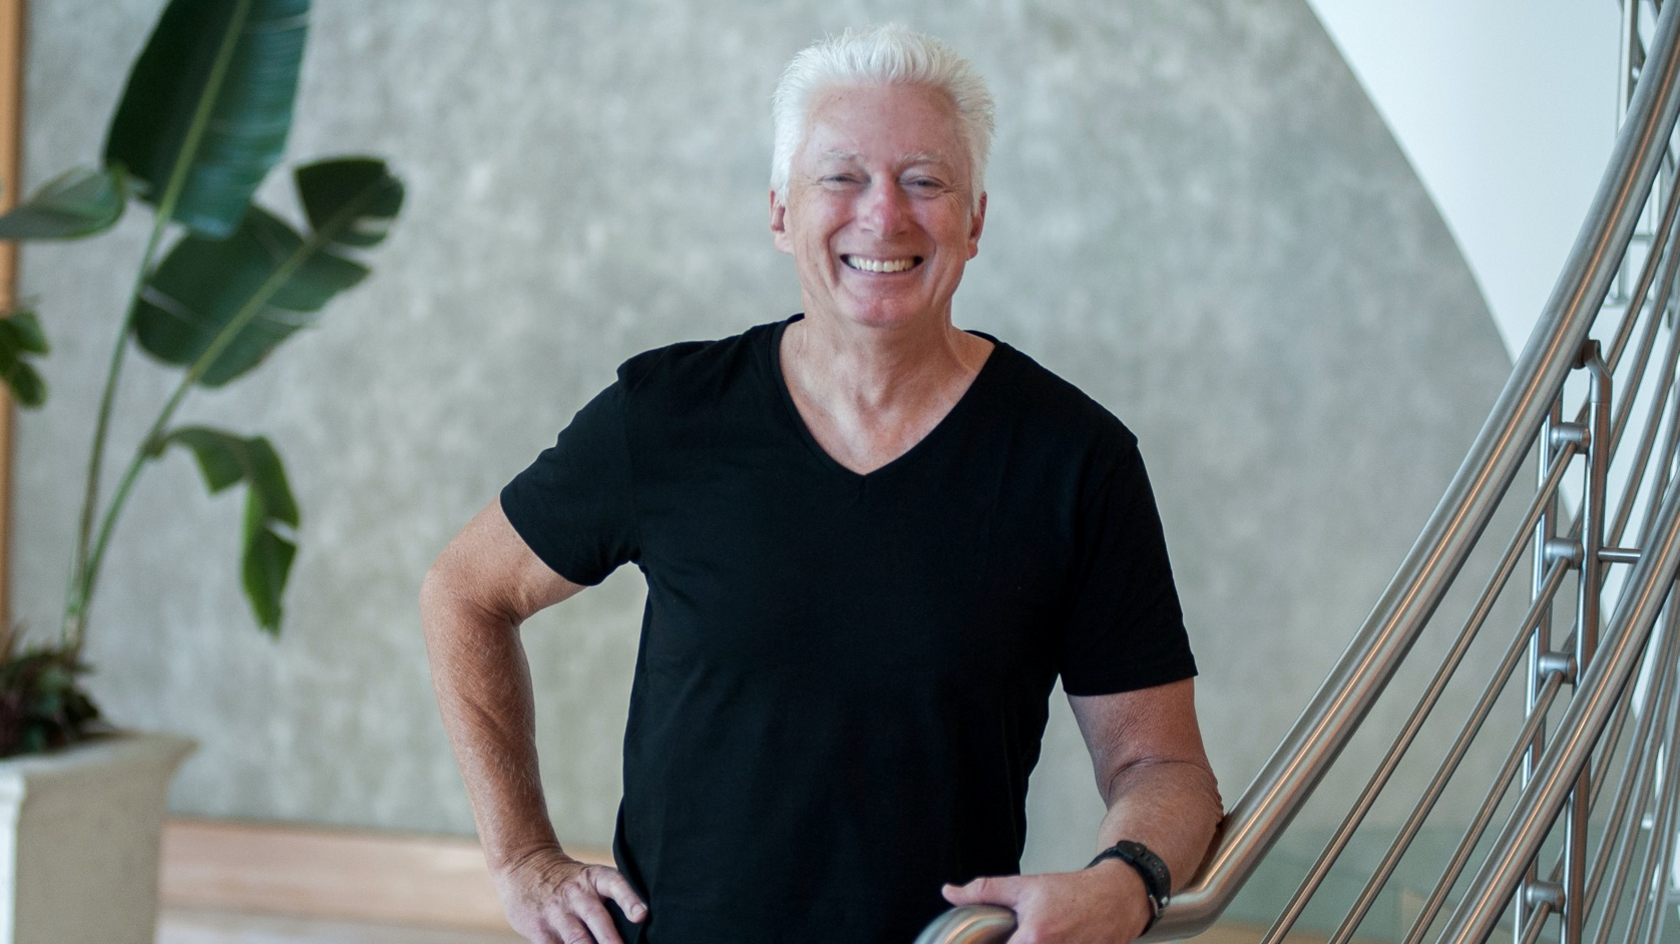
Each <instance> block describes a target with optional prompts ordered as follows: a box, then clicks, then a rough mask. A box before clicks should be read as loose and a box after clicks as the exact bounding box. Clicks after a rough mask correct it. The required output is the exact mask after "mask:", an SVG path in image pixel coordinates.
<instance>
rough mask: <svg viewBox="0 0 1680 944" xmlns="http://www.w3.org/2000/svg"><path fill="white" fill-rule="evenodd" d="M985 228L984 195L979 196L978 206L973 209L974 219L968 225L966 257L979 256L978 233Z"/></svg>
mask: <svg viewBox="0 0 1680 944" xmlns="http://www.w3.org/2000/svg"><path fill="white" fill-rule="evenodd" d="M985 228H986V195H985V194H984V193H982V194H981V195H980V205H979V206H977V207H975V209H974V219H972V220H970V221H969V224H968V257H969V258H970V259H972V258H974V257H975V256H977V255H979V254H980V231H981V230H983V229H985Z"/></svg>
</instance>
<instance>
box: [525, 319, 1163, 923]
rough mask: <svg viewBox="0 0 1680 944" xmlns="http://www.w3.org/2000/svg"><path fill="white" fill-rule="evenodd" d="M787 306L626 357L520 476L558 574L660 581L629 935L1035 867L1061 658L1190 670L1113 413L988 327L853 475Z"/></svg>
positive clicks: (633, 774) (633, 794) (1094, 682)
mask: <svg viewBox="0 0 1680 944" xmlns="http://www.w3.org/2000/svg"><path fill="white" fill-rule="evenodd" d="M785 324H786V323H785V322H784V323H781V324H773V325H763V326H759V327H756V328H753V329H751V330H749V331H747V332H746V333H744V334H742V335H739V336H737V337H733V338H728V339H725V340H722V341H714V342H703V343H701V342H696V343H686V344H678V345H674V346H671V347H667V348H662V349H659V350H655V351H651V352H648V353H646V354H642V355H639V356H637V357H635V358H632V359H631V360H630V361H628V362H626V363H625V364H624V365H623V367H621V368H620V369H619V374H618V381H617V382H616V383H614V384H613V385H612V386H610V387H608V388H607V389H606V390H605V391H604V392H603V393H601V394H600V395H599V396H597V397H596V398H595V399H594V400H593V401H591V402H590V403H589V404H588V405H587V406H585V407H584V408H583V409H582V410H581V411H580V412H579V413H578V414H577V416H576V417H575V418H574V419H573V421H572V423H571V425H570V426H568V427H567V428H566V429H565V431H564V432H562V433H561V434H560V437H559V440H558V442H557V443H556V445H555V446H554V447H553V448H551V449H548V450H545V451H544V452H543V453H542V455H541V456H540V457H539V458H538V459H537V461H536V462H535V463H534V464H533V465H532V466H531V467H530V468H528V469H526V470H525V471H524V472H523V473H521V474H520V475H519V476H518V477H517V478H515V479H514V480H513V481H512V482H511V483H509V485H508V486H507V487H506V488H505V489H504V490H503V492H502V508H503V510H504V511H505V513H506V514H507V516H508V519H509V520H510V521H511V522H512V523H513V526H514V527H515V529H517V531H518V532H519V534H520V535H521V536H522V537H523V538H524V540H525V541H526V542H527V543H528V544H529V545H530V547H531V549H532V550H533V551H534V552H535V553H536V554H537V555H538V556H539V557H540V558H542V560H543V561H544V562H546V563H547V564H548V565H549V566H551V567H552V568H554V570H555V571H557V572H558V573H560V574H561V575H563V576H564V577H566V578H567V579H569V580H571V581H573V582H574V583H580V584H595V583H598V582H600V581H601V580H602V579H604V578H605V577H606V576H607V574H608V573H610V572H611V571H612V570H613V569H614V568H615V567H617V566H618V565H620V564H622V563H625V562H634V563H635V564H636V565H637V566H638V567H640V568H641V570H642V572H643V574H644V575H645V577H646V580H647V585H648V599H647V608H646V611H645V613H644V615H643V620H642V633H641V649H640V653H639V656H638V659H637V663H636V670H635V680H634V685H633V689H632V693H631V701H630V716H629V722H628V725H627V727H626V730H625V735H624V800H623V803H622V805H621V807H620V811H619V822H618V833H617V837H616V839H615V842H614V851H615V853H616V855H617V857H618V862H619V866H620V868H621V869H622V870H623V871H624V872H625V874H626V875H627V876H628V877H629V879H630V881H631V882H632V883H633V884H634V885H635V886H636V887H637V888H638V889H639V890H640V891H641V892H643V893H644V895H645V896H646V900H647V902H648V908H649V917H648V921H647V922H646V923H645V925H643V926H642V927H640V928H639V929H635V930H632V929H630V928H629V927H628V926H626V930H627V931H630V933H631V935H632V936H631V937H630V938H627V940H628V941H632V942H633V941H635V940H637V939H640V940H642V941H644V942H647V944H758V942H763V944H770V942H777V944H781V942H787V944H908V942H909V941H911V940H913V939H914V938H915V936H916V935H917V934H918V933H919V932H920V931H921V929H922V927H923V926H924V925H925V924H926V923H927V922H928V921H930V920H931V919H932V918H933V917H935V916H936V915H937V914H938V913H939V912H940V911H941V910H943V908H944V907H946V906H945V904H944V902H943V900H942V899H941V898H940V896H939V887H940V885H941V884H942V883H944V882H964V881H967V880H968V879H970V878H973V877H974V876H976V875H983V874H1006V873H1012V872H1015V871H1017V870H1018V869H1019V867H1020V864H1019V863H1020V855H1021V849H1022V846H1023V843H1024V841H1025V834H1026V815H1025V806H1024V801H1025V795H1026V789H1027V777H1028V774H1029V773H1030V772H1031V771H1032V768H1033V765H1034V764H1035V763H1036V762H1037V760H1038V754H1039V742H1040V740H1041V738H1042V735H1043V732H1044V724H1045V719H1046V716H1047V711H1048V697H1049V694H1050V691H1051V688H1052V686H1053V684H1054V682H1055V680H1056V678H1057V676H1058V675H1060V677H1061V679H1062V683H1063V687H1064V688H1065V689H1066V690H1067V691H1068V692H1069V693H1070V694H1075V695H1094V694H1107V693H1114V692H1121V691H1127V690H1132V689H1138V688H1144V687H1148V686H1152V685H1159V684H1163V683H1166V682H1172V681H1176V680H1179V679H1183V678H1187V677H1189V676H1191V675H1194V674H1195V664H1194V662H1193V660H1192V658H1191V654H1190V649H1189V643H1188V640H1187V638H1186V635H1185V631H1184V626H1183V620H1182V616H1181V614H1180V610H1179V603H1178V597H1177V594H1176V592H1175V590H1174V588H1173V582H1172V573H1171V570H1170V568H1169V566H1168V563H1167V555H1166V547H1165V542H1164V540H1163V538H1162V534H1161V526H1160V521H1159V518H1158V516H1157V514H1156V509H1155V503H1154V498H1153V496H1152V495H1151V493H1150V490H1149V483H1148V480H1147V478H1146V476H1145V474H1144V469H1143V463H1142V461H1141V459H1140V458H1139V456H1138V452H1137V448H1136V440H1135V438H1134V437H1133V436H1132V434H1131V433H1130V432H1129V431H1127V429H1126V428H1125V427H1124V426H1123V425H1121V423H1120V421H1119V420H1117V419H1115V418H1114V417H1113V416H1112V415H1111V414H1110V413H1109V412H1108V411H1106V410H1104V409H1103V408H1102V407H1101V406H1100V405H1098V404H1097V403H1096V402H1095V401H1093V400H1091V399H1090V398H1089V397H1086V396H1085V395H1084V394H1083V393H1081V392H1080V391H1078V390H1077V389H1076V388H1074V387H1073V386H1071V385H1070V384H1068V383H1066V382H1064V381H1062V380H1060V379H1059V378H1057V377H1055V376H1054V375H1053V374H1051V373H1050V372H1049V371H1046V370H1045V369H1044V368H1042V367H1040V366H1039V365H1038V364H1036V363H1035V362H1033V361H1032V360H1031V359H1030V358H1028V357H1027V356H1026V355H1024V354H1022V353H1020V352H1019V351H1016V350H1015V349H1013V348H1011V347H1009V346H1008V345H1006V344H1003V343H1001V342H999V343H997V345H996V347H995V349H994V350H993V352H992V354H991V355H990V357H989V358H988V360H987V361H986V363H985V366H984V367H983V368H982V369H981V371H980V373H979V376H977V377H976V378H975V380H974V382H973V384H972V385H971V386H970V388H969V390H968V391H967V393H966V394H965V395H964V396H963V397H962V399H961V400H960V401H959V402H958V403H957V405H956V406H955V407H954V408H953V409H952V410H951V412H950V413H949V414H948V415H947V416H946V417H945V419H944V420H943V421H941V422H940V424H939V425H938V426H937V427H935V428H934V430H933V431H932V432H931V433H929V434H928V435H927V437H926V438H924V439H923V440H922V441H921V442H920V443H918V444H917V445H916V446H915V447H914V448H912V449H911V450H910V451H909V452H907V453H905V454H904V455H903V456H901V457H899V458H898V459H896V460H894V461H893V462H891V463H889V464H887V465H886V466H883V467H882V468H880V469H877V470H876V471H874V472H871V473H869V474H868V475H858V474H856V473H854V472H852V471H850V470H848V469H846V468H845V467H844V466H841V465H840V464H838V463H837V462H835V461H834V460H833V459H832V458H831V457H830V456H828V455H827V454H826V453H825V452H824V451H823V450H822V448H821V447H820V446H819V445H818V444H817V442H816V441H815V439H813V438H812V436H811V435H810V432H809V430H807V429H806V427H805V425H804V423H803V422H802V421H801V419H800V418H799V415H798V412H797V410H796V408H795V406H794V404H793V401H792V400H791V398H790V397H789V395H788V393H787V389H786V387H785V385H784V383H783V380H782V375H781V368H780V364H779V362H778V359H777V347H778V342H779V340H780V337H781V332H782V328H783V327H784V326H785ZM1077 864H1078V863H1070V865H1077Z"/></svg>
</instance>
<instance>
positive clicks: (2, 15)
mask: <svg viewBox="0 0 1680 944" xmlns="http://www.w3.org/2000/svg"><path fill="white" fill-rule="evenodd" d="M27 6H28V4H27V2H26V0H0V212H4V211H6V210H9V209H11V207H12V205H13V204H15V203H16V202H17V193H18V187H20V186H21V185H22V182H23V176H22V174H21V173H20V170H21V164H22V153H23V146H22V141H23V42H24V29H25V24H26V22H27V20H28V15H27V14H28V10H27ZM16 298H17V244H16V243H11V242H0V311H6V310H10V308H11V306H12V303H13V302H14V301H15V300H16ZM14 412H16V411H15V408H14V407H13V406H12V400H11V396H10V395H9V394H8V393H7V392H6V390H5V388H4V387H3V386H0V626H10V625H11V619H12V610H11V593H10V591H11V586H12V567H11V563H12V562H11V547H12V415H13V413H14Z"/></svg>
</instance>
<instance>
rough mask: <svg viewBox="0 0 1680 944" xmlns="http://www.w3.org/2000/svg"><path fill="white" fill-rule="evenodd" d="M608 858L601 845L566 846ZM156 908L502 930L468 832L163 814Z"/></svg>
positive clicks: (593, 859)
mask: <svg viewBox="0 0 1680 944" xmlns="http://www.w3.org/2000/svg"><path fill="white" fill-rule="evenodd" d="M573 854H574V855H577V856H578V857H579V858H581V859H585V860H586V861H591V862H604V863H611V861H612V858H611V856H610V855H607V854H605V853H603V852H601V851H600V850H583V851H577V850H574V852H573ZM160 882H161V886H162V888H161V891H162V900H163V905H164V907H167V908H189V909H202V910H209V911H241V912H252V913H258V914H272V915H292V916H298V917H310V918H329V919H336V920H344V921H366V922H372V923H382V924H406V925H436V926H443V927H458V928H480V929H489V930H506V929H507V927H508V925H507V921H506V920H505V919H504V918H503V917H502V905H501V901H500V900H499V899H498V898H497V897H496V890H495V888H494V886H492V884H491V882H490V873H489V870H488V869H487V868H486V867H485V864H484V853H483V850H482V849H480V847H479V844H478V842H477V841H476V840H473V839H464V838H460V837H452V836H416V835H406V834H400V833H380V832H362V831H355V830H335V829H323V828H313V827H298V826H292V825H274V824H263V823H244V822H230V821H225V820H201V819H184V818H176V819H171V820H170V821H169V822H168V823H167V824H165V826H164V830H163V850H162V861H161V879H160Z"/></svg>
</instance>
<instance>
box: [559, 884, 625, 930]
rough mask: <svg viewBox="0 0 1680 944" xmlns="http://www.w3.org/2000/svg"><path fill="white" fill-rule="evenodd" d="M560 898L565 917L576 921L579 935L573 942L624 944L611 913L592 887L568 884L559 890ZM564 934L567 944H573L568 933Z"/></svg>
mask: <svg viewBox="0 0 1680 944" xmlns="http://www.w3.org/2000/svg"><path fill="white" fill-rule="evenodd" d="M561 898H562V899H563V900H562V902H561V903H560V907H561V908H562V909H563V910H564V911H565V912H566V917H567V919H569V921H571V922H574V923H576V925H577V933H578V934H580V935H581V937H579V938H578V939H577V940H576V942H575V944H624V941H623V939H622V938H620V937H619V936H618V928H617V926H615V925H614V924H613V919H612V915H610V914H608V913H607V906H606V905H604V904H602V903H601V897H600V896H599V895H598V894H596V892H595V889H594V888H592V887H590V886H589V885H584V884H568V885H567V886H566V887H565V889H564V890H563V891H562V892H561ZM568 930H570V929H568ZM565 936H566V942H567V944H574V941H573V938H572V937H571V935H570V934H567V935H565Z"/></svg>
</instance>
